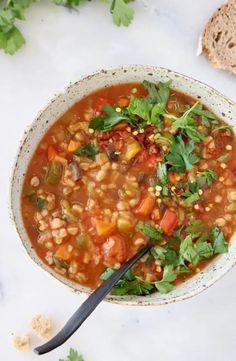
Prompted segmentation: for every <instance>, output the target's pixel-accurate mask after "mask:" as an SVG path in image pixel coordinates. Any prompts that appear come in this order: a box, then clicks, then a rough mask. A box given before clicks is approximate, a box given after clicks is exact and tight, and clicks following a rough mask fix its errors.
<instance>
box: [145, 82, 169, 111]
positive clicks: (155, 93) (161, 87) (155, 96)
mask: <svg viewBox="0 0 236 361" xmlns="http://www.w3.org/2000/svg"><path fill="white" fill-rule="evenodd" d="M170 85H171V80H169V81H167V82H164V83H162V82H161V81H160V82H159V83H158V86H157V85H156V84H153V83H151V82H149V81H147V80H144V82H143V86H144V88H145V89H146V90H147V92H148V100H149V102H150V103H159V104H162V105H163V106H164V108H165V106H166V103H167V101H168V99H169V96H170Z"/></svg>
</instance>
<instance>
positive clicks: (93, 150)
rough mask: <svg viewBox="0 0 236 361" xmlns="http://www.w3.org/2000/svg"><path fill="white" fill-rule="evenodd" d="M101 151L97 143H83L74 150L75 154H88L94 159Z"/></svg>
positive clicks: (89, 157) (88, 156)
mask: <svg viewBox="0 0 236 361" xmlns="http://www.w3.org/2000/svg"><path fill="white" fill-rule="evenodd" d="M98 153H99V149H98V148H97V146H96V144H94V143H89V144H85V145H82V146H81V147H79V148H77V149H76V150H75V151H74V154H75V155H78V156H80V155H84V154H85V155H86V156H87V158H88V159H91V160H94V159H95V156H96V155H97V154H98Z"/></svg>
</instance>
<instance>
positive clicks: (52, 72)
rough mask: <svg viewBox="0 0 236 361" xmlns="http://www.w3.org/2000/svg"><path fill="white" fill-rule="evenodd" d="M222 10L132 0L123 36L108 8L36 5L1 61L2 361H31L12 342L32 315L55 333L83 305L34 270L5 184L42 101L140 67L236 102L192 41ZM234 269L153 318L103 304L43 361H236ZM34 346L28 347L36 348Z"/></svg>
mask: <svg viewBox="0 0 236 361" xmlns="http://www.w3.org/2000/svg"><path fill="white" fill-rule="evenodd" d="M220 3H221V0H211V1H206V0H198V1H190V0H146V1H142V0H136V2H135V3H134V7H135V10H136V14H135V19H134V22H133V24H132V25H131V26H130V27H129V28H117V27H115V26H113V25H112V23H111V18H110V16H109V14H108V13H107V11H106V9H105V7H106V5H104V4H99V3H98V4H91V3H90V4H88V5H86V6H84V7H82V8H81V9H80V10H79V12H69V11H68V10H66V9H64V8H61V7H55V6H54V5H49V4H47V2H43V3H42V4H36V5H33V6H32V7H31V9H30V10H29V11H28V12H27V21H26V22H25V23H22V24H21V25H20V27H21V29H22V31H23V33H24V34H25V37H26V45H25V46H24V47H23V48H22V49H21V50H20V51H19V52H18V53H17V54H16V55H14V56H13V57H10V56H7V55H4V54H3V53H0V104H1V105H0V123H1V133H2V136H1V141H0V155H1V156H0V184H1V190H0V224H1V231H0V234H1V249H0V360H1V361H13V360H14V361H21V360H25V361H29V360H30V361H33V360H38V359H39V357H38V356H36V355H34V354H33V353H32V352H29V353H18V352H17V351H15V350H14V349H13V348H12V346H11V334H12V333H15V334H18V333H22V332H24V331H26V332H27V330H28V329H29V327H28V323H29V321H30V319H31V317H32V316H33V315H34V314H36V313H46V314H48V316H49V317H50V318H51V319H52V320H53V321H54V325H55V330H58V329H59V327H61V326H62V325H63V324H64V322H65V321H66V320H67V318H68V317H69V316H70V315H71V314H72V313H73V311H74V310H75V309H76V308H77V307H78V306H79V305H80V304H81V302H82V301H83V299H84V297H83V296H78V295H75V294H73V293H72V292H71V291H70V290H68V289H67V288H65V287H64V286H63V285H60V284H59V283H58V282H57V281H56V280H54V279H53V278H52V277H51V276H49V275H48V274H47V273H45V272H44V271H42V270H41V269H40V268H38V266H36V265H35V264H34V263H33V262H32V261H31V260H30V259H29V257H28V255H27V254H26V252H25V250H24V249H23V247H22V245H21V242H20V239H19V237H18V236H17V234H16V231H15V229H14V226H13V224H12V223H11V221H10V219H9V213H8V209H7V206H8V203H9V177H10V174H11V167H12V165H13V162H14V157H15V155H16V150H17V147H18V144H19V141H20V139H21V138H22V135H23V132H24V130H25V128H26V127H27V126H28V125H29V124H30V123H31V121H32V120H33V119H34V118H35V116H36V114H37V112H38V111H39V110H40V109H41V108H42V107H44V106H45V105H46V104H47V102H48V100H49V99H50V98H51V97H52V96H53V95H54V94H55V93H58V92H60V91H61V90H63V88H64V87H65V86H66V85H67V84H68V83H69V82H70V81H75V80H78V79H79V78H80V77H81V76H82V75H85V74H87V73H89V72H91V71H94V70H96V69H98V68H102V67H103V68H104V67H110V66H114V65H118V64H128V63H139V64H150V65H158V66H164V67H168V68H170V69H173V70H176V71H179V72H182V73H185V74H187V75H190V76H192V77H194V78H197V79H199V80H201V81H203V82H206V83H208V84H210V85H212V86H213V87H215V88H216V89H217V90H219V91H221V92H222V93H224V94H225V95H227V96H229V97H230V98H231V99H232V100H236V77H235V76H233V75H230V74H228V73H226V72H223V71H219V70H216V69H214V68H212V67H211V66H210V65H209V64H208V62H207V60H206V59H205V58H204V57H196V49H197V43H198V37H199V34H200V32H201V29H202V28H203V26H204V24H205V22H206V20H207V18H208V17H209V16H210V14H211V13H212V11H213V10H214V9H215V8H216V7H217V6H218V5H219V4H220ZM235 342H236V268H234V270H232V271H231V272H230V273H229V274H228V275H226V276H225V277H224V278H223V279H222V280H221V281H219V282H218V283H217V284H216V285H214V286H213V287H212V288H210V289H209V290H207V291H205V292H204V293H202V294H201V295H199V296H197V297H195V298H193V299H190V300H188V301H184V302H180V303H177V304H173V305H168V306H162V307H158V308H154V307H147V308H138V307H130V308H129V307H124V306H122V307H121V306H117V305H112V304H108V303H102V304H101V305H100V306H99V308H98V309H97V310H96V312H94V314H93V315H92V316H91V317H90V319H89V320H88V321H87V322H86V324H84V325H83V327H82V328H81V329H80V330H79V332H77V333H76V334H75V335H74V336H73V337H72V338H71V339H70V340H69V341H68V342H67V343H66V344H65V345H63V346H62V347H60V348H59V349H58V350H56V351H54V352H52V353H51V354H49V355H46V356H41V359H42V360H45V361H46V360H48V361H49V360H50V361H57V360H58V359H59V358H60V357H65V356H66V354H67V351H68V349H69V348H70V347H74V348H76V349H78V350H79V351H81V352H82V353H83V355H84V357H85V361H102V360H104V361H111V360H112V361H121V360H122V361H156V360H158V361H173V360H175V361H188V360H191V361H199V360H203V361H205V360H206V361H222V360H223V359H224V360H227V361H235V360H236V349H235ZM37 343H38V341H37V340H36V339H35V338H34V339H33V345H34V346H35V345H36V344H37Z"/></svg>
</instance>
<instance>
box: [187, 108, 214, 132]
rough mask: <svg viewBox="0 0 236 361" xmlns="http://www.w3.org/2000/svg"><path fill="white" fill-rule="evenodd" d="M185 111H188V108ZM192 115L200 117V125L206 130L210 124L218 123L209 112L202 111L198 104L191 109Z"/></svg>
mask: <svg viewBox="0 0 236 361" xmlns="http://www.w3.org/2000/svg"><path fill="white" fill-rule="evenodd" d="M187 109H189V107H188V108H187ZM192 113H193V114H194V115H199V116H201V121H202V124H203V125H205V126H206V127H208V128H209V127H210V126H211V124H218V123H219V121H218V120H217V119H216V116H215V114H213V113H211V112H210V111H209V110H206V109H203V107H202V105H201V104H199V103H198V104H197V105H196V106H195V107H194V109H192Z"/></svg>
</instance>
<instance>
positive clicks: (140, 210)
mask: <svg viewBox="0 0 236 361" xmlns="http://www.w3.org/2000/svg"><path fill="white" fill-rule="evenodd" d="M154 206H155V199H154V198H153V197H151V196H146V197H145V198H143V199H142V200H141V202H140V203H139V205H138V207H137V208H136V211H135V213H136V214H137V215H138V216H141V217H147V216H149V215H150V214H151V213H152V210H153V208H154Z"/></svg>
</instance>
